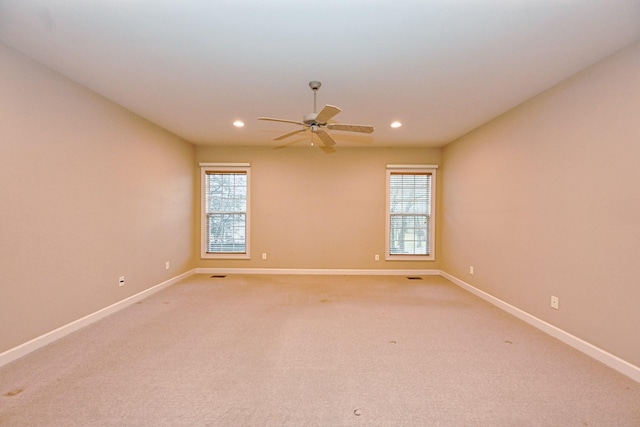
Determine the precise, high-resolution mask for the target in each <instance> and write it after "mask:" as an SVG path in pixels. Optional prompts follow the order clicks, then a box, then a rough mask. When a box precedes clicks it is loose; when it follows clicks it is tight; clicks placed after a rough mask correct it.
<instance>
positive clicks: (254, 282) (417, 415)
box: [0, 275, 640, 426]
mask: <svg viewBox="0 0 640 427" xmlns="http://www.w3.org/2000/svg"><path fill="white" fill-rule="evenodd" d="M0 425H3V426H5V425H6V426H151V425H153V426H161V425H162V426H206V425H211V426H280V425H287V426H414V425H416V426H417V425H420V426H640V384H638V383H636V382H634V381H633V380H631V379H629V378H627V377H625V376H623V375H621V374H619V373H618V372H616V371H614V370H612V369H610V368H608V367H606V366H604V365H603V364H601V363H599V362H597V361H595V360H593V359H591V358H589V357H588V356H586V355H584V354H582V353H580V352H578V351H576V350H575V349H572V348H571V347H569V346H567V345H565V344H563V343H561V342H560V341H558V340H556V339H554V338H552V337H550V336H548V335H545V334H544V333H542V332H540V331H538V330H537V329H535V328H533V327H531V326H529V325H527V324H525V323H524V322H522V321H520V320H518V319H516V318H514V317H512V316H511V315H509V314H507V313H505V312H503V311H501V310H499V309H498V308H496V307H494V306H492V305H490V304H488V303H486V302H485V301H483V300H481V299H479V298H477V297H476V296H474V295H472V294H470V293H468V292H466V291H464V290H462V289H461V288H459V287H457V286H456V285H454V284H452V283H451V282H449V281H447V280H446V279H444V278H442V277H437V276H424V277H423V278H422V280H409V279H408V278H407V277H403V276H299V275H292V276H284V275H283V276H279V275H278V276H276V275H230V276H227V277H225V278H212V277H211V276H210V275H194V276H192V277H190V278H188V279H186V280H184V281H182V282H180V283H178V284H175V285H173V286H171V287H169V288H167V289H165V290H163V291H161V292H159V293H157V294H154V295H152V296H151V297H149V298H147V299H146V300H144V301H142V302H140V303H138V304H135V305H133V306H130V307H128V308H126V309H124V310H122V311H120V312H118V313H116V314H114V315H112V316H110V317H108V318H106V319H103V320H101V321H99V322H96V323H94V324H92V325H90V326H88V327H86V328H84V329H82V330H80V331H78V332H75V333H73V334H71V335H69V336H67V337H65V338H63V339H61V340H59V341H57V342H55V343H53V344H51V345H49V346H47V347H45V348H42V349H40V350H38V351H36V352H33V353H31V354H29V355H27V356H25V357H23V358H21V359H19V360H17V361H14V362H13V363H10V364H8V365H6V366H4V367H2V368H0Z"/></svg>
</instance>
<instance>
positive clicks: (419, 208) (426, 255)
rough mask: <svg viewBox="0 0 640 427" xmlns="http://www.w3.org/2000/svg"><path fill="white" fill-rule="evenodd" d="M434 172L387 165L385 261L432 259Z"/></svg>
mask: <svg viewBox="0 0 640 427" xmlns="http://www.w3.org/2000/svg"><path fill="white" fill-rule="evenodd" d="M436 168H437V166H422V165H405V166H403V165H387V227H386V228H387V230H386V231H387V238H386V246H387V253H386V259H387V260H422V261H425V260H433V259H435V255H434V252H435V251H434V249H435V188H436Z"/></svg>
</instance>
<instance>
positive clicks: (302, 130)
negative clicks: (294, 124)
mask: <svg viewBox="0 0 640 427" xmlns="http://www.w3.org/2000/svg"><path fill="white" fill-rule="evenodd" d="M306 131H307V129H299V130H294V131H293V132H289V133H285V134H284V135H280V136H279V137H277V138H274V139H273V140H274V141H282V140H283V139H286V138H289V137H290V136H293V135H296V134H298V133H302V132H306Z"/></svg>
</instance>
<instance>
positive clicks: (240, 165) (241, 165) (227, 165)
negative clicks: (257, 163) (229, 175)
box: [198, 162, 251, 168]
mask: <svg viewBox="0 0 640 427" xmlns="http://www.w3.org/2000/svg"><path fill="white" fill-rule="evenodd" d="M198 165H199V166H200V167H201V168H248V167H250V166H251V163H204V162H203V163H199V164H198Z"/></svg>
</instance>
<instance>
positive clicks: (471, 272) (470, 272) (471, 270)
mask: <svg viewBox="0 0 640 427" xmlns="http://www.w3.org/2000/svg"><path fill="white" fill-rule="evenodd" d="M469 274H471V275H472V276H473V266H472V265H470V266H469Z"/></svg>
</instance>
